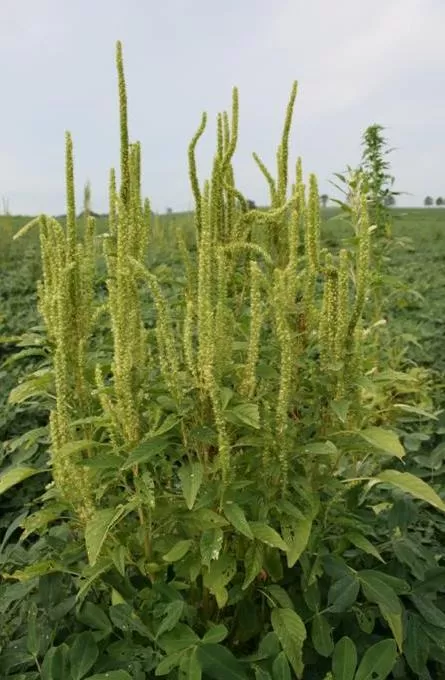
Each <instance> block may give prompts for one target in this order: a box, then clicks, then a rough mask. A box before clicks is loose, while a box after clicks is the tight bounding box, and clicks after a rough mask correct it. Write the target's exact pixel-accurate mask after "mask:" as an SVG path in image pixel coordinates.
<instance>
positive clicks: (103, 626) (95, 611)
mask: <svg viewBox="0 0 445 680" xmlns="http://www.w3.org/2000/svg"><path fill="white" fill-rule="evenodd" d="M77 618H78V620H79V621H80V622H81V623H83V624H84V625H85V626H88V627H89V628H94V629H95V630H102V631H104V632H106V633H111V630H112V626H111V623H110V619H109V618H108V616H107V615H106V614H105V612H104V610H103V609H101V607H99V606H98V605H97V604H94V603H93V602H85V604H84V605H83V607H82V609H81V610H80V612H79V613H78V614H77Z"/></svg>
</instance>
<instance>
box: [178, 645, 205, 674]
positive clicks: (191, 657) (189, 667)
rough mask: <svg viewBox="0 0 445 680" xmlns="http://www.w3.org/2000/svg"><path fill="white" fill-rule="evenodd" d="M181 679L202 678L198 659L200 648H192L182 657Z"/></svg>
mask: <svg viewBox="0 0 445 680" xmlns="http://www.w3.org/2000/svg"><path fill="white" fill-rule="evenodd" d="M180 669H181V673H182V675H181V680H201V678H202V669H201V664H200V662H199V659H198V648H197V647H195V649H191V650H190V651H189V652H187V654H186V655H185V656H184V657H183V658H182V661H181V665H180Z"/></svg>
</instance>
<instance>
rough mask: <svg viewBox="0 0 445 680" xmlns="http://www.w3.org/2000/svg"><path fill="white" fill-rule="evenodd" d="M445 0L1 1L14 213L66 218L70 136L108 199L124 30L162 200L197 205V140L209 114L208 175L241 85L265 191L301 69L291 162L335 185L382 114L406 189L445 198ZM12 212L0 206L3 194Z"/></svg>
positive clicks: (79, 168)
mask: <svg viewBox="0 0 445 680" xmlns="http://www.w3.org/2000/svg"><path fill="white" fill-rule="evenodd" d="M444 36H445V0H373V2H372V3H370V2H369V0H335V1H334V2H332V1H331V0H310V1H309V0H304V1H303V0H268V1H267V2H266V0H223V2H220V1H219V2H215V1H212V0H156V1H154V0H145V1H144V0H88V1H87V0H76V1H74V0H38V1H36V0H0V64H1V87H2V96H1V101H0V131H1V136H0V198H1V197H2V196H4V197H6V198H7V199H8V200H9V205H10V210H11V212H13V213H27V214H35V213H41V212H47V213H53V214H58V213H62V212H64V211H65V202H64V200H65V199H64V176H63V164H64V132H65V130H66V129H68V130H70V131H71V133H72V135H73V139H74V144H75V157H76V181H77V185H78V189H79V193H78V200H79V203H80V200H81V194H82V187H83V185H84V183H85V182H86V181H87V180H90V181H91V184H92V192H93V208H94V209H95V210H98V211H100V212H102V211H106V210H107V183H108V172H109V168H110V167H111V166H112V165H116V164H117V163H118V158H119V146H118V110H117V87H116V73H115V63H114V52H115V42H116V40H118V39H120V40H122V42H123V46H124V57H125V68H126V74H127V86H128V98H129V107H130V135H131V138H132V140H140V141H141V143H142V149H143V162H144V165H143V173H144V181H143V186H144V191H145V194H146V195H148V196H149V198H150V199H151V202H152V206H153V209H154V210H156V211H163V210H164V209H165V208H166V207H167V206H171V207H172V208H173V209H174V210H182V209H189V208H191V207H192V200H191V192H190V188H189V182H188V175H187V146H188V143H189V140H190V138H191V136H192V135H193V133H194V131H195V130H196V128H197V125H198V123H199V121H200V117H201V113H202V111H204V110H205V111H207V112H208V114H209V116H210V120H211V125H210V126H209V127H208V130H207V133H206V137H205V140H204V141H203V142H202V144H201V146H200V152H199V156H198V160H199V170H200V179H201V180H202V181H203V180H204V179H205V178H206V177H207V175H208V172H209V168H210V163H211V159H212V155H213V149H214V143H215V138H214V132H215V125H214V119H215V116H216V113H217V112H218V111H220V110H222V109H225V108H228V107H229V106H230V99H231V89H232V87H233V86H234V85H236V86H238V87H239V90H240V143H239V147H238V151H237V155H236V161H235V170H236V175H237V180H238V186H239V188H240V189H241V190H242V191H243V192H244V193H245V194H246V195H247V196H248V197H249V198H252V199H253V200H255V201H256V202H257V203H260V204H262V203H264V202H265V200H266V197H267V188H266V186H265V183H264V181H263V178H262V176H261V175H260V173H259V171H258V169H257V167H256V166H255V164H254V162H253V160H252V157H251V153H252V151H257V152H258V153H259V155H260V156H261V157H262V158H263V159H264V161H265V162H266V163H267V164H268V165H269V166H271V167H272V168H273V163H274V159H275V150H276V146H277V143H278V141H279V136H280V132H281V128H282V122H283V116H284V110H285V106H286V103H287V99H288V95H289V92H290V88H291V86H292V82H293V80H295V79H296V80H298V82H299V93H298V99H297V104H296V108H295V119H294V127H293V132H292V140H291V159H292V162H293V161H294V160H296V158H297V156H298V155H301V156H302V157H303V164H304V169H305V172H306V173H309V172H315V173H316V174H317V176H318V178H319V183H320V189H321V191H322V192H326V193H332V192H333V189H332V187H331V186H330V184H329V180H332V179H333V173H334V172H338V171H342V170H343V169H344V168H345V167H346V165H348V164H349V165H356V164H358V162H359V160H360V152H361V150H360V138H361V134H362V133H363V131H364V129H365V128H366V127H367V126H368V125H370V124H373V123H380V124H382V125H384V126H386V127H387V128H388V129H387V131H386V135H387V137H388V138H389V140H390V142H391V145H392V146H394V147H396V148H397V150H396V151H395V152H394V153H393V154H392V156H391V161H392V166H393V172H394V174H395V175H396V178H397V186H396V188H397V189H399V190H401V191H406V192H409V193H411V194H412V196H406V197H404V198H403V200H401V201H400V204H404V205H419V204H421V203H422V202H423V198H424V196H425V195H426V194H431V195H432V196H434V197H436V196H439V195H442V196H444V195H445V173H444V151H445V77H444V68H445V37H444ZM0 210H1V205H0Z"/></svg>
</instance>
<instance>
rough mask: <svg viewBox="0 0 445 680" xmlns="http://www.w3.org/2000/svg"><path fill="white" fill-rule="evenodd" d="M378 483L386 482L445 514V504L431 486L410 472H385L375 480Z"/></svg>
mask: <svg viewBox="0 0 445 680" xmlns="http://www.w3.org/2000/svg"><path fill="white" fill-rule="evenodd" d="M374 480H375V481H377V482H384V483H385V484H392V485H393V486H396V487H397V488H398V489H401V490H402V491H404V492H405V493H408V494H410V495H411V496H414V498H418V499H419V500H422V501H425V503H429V504H430V505H432V506H433V507H435V508H437V509H438V510H442V512H445V503H444V502H443V500H442V499H441V498H440V497H439V496H438V495H437V493H436V492H435V491H434V489H432V488H431V487H430V486H429V484H427V483H426V482H424V481H423V480H422V479H419V478H418V477H416V476H415V475H412V474H411V473H410V472H399V471H398V470H384V471H383V472H381V473H380V474H379V475H377V476H376V477H375V478H374Z"/></svg>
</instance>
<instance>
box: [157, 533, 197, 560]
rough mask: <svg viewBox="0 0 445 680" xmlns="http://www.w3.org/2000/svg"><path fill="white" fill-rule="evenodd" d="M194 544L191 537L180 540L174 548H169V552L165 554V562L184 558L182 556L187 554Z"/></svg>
mask: <svg viewBox="0 0 445 680" xmlns="http://www.w3.org/2000/svg"><path fill="white" fill-rule="evenodd" d="M192 545H193V541H192V540H191V539H189V538H188V539H186V540H183V541H178V542H177V543H176V545H174V546H173V548H171V550H169V551H168V553H167V554H166V555H164V556H163V558H162V559H163V560H164V562H179V560H182V558H183V557H185V556H186V555H187V553H188V551H189V550H190V548H191V547H192Z"/></svg>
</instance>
